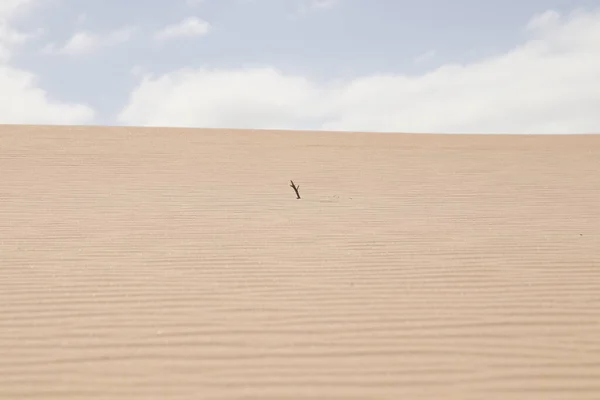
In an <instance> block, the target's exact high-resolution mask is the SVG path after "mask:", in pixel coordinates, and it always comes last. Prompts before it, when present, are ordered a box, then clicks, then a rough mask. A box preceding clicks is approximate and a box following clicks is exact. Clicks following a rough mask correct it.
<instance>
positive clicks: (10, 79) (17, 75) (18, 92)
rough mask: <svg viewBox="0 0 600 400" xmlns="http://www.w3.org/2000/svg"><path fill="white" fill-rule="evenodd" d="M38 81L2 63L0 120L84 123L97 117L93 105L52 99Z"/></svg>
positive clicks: (40, 122)
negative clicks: (91, 106)
mask: <svg viewBox="0 0 600 400" xmlns="http://www.w3.org/2000/svg"><path fill="white" fill-rule="evenodd" d="M36 83H37V82H36V79H35V76H34V75H33V74H31V73H29V72H26V71H22V70H19V69H16V68H11V67H8V66H0V90H2V96H1V97H0V123H3V124H21V123H28V124H84V123H89V122H91V121H92V120H93V118H94V110H93V109H92V108H90V107H88V106H86V105H83V104H68V103H62V102H58V101H54V100H51V99H50V98H49V97H48V94H47V93H46V92H45V91H44V90H42V89H40V88H39V87H38V86H37V85H36Z"/></svg>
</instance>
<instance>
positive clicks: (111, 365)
mask: <svg viewBox="0 0 600 400" xmlns="http://www.w3.org/2000/svg"><path fill="white" fill-rule="evenodd" d="M0 132H1V135H0V171H2V181H1V182H0V246H1V248H0V282H1V283H2V290H1V291H0V355H1V357H0V398H3V399H4V398H6V399H17V398H19V399H20V398H43V399H67V400H68V399H83V398H85V399H117V398H119V399H197V398H202V399H230V398H231V399H233V398H253V399H288V398H313V399H333V398H340V399H373V398H377V399H398V398H419V399H425V398H431V399H439V398H457V399H495V398H497V399H505V398H519V399H570V400H576V399H598V398H599V397H600V318H598V315H600V314H599V312H600V250H598V249H600V201H599V200H600V179H598V178H599V177H598V171H600V157H598V154H600V138H599V137H597V136H573V137H561V136H553V137H543V136H537V137H510V136H509V137H493V136H482V137H470V136H465V137H463V136H437V135H430V136H418V135H417V136H411V135H389V134H358V133H357V134H354V133H347V134H339V133H338V134H333V133H331V134H328V133H306V132H295V133H281V132H242V131H219V130H176V129H171V130H167V129H141V128H137V129H133V128H100V127H98V128H95V127H85V128H84V127H70V128H66V127H28V126H20V127H19V126H5V127H2V128H1V130H0ZM289 179H294V181H295V182H297V183H299V184H300V191H301V194H302V195H303V199H302V200H296V199H295V197H294V194H293V192H292V190H291V188H289V187H288V186H287V185H288V182H289Z"/></svg>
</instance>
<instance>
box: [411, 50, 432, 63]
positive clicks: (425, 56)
mask: <svg viewBox="0 0 600 400" xmlns="http://www.w3.org/2000/svg"><path fill="white" fill-rule="evenodd" d="M435 54H436V52H435V50H429V51H426V52H425V53H423V54H419V55H418V56H417V57H415V60H414V63H415V65H421V64H424V63H426V62H427V61H430V60H431V59H433V58H434V57H435Z"/></svg>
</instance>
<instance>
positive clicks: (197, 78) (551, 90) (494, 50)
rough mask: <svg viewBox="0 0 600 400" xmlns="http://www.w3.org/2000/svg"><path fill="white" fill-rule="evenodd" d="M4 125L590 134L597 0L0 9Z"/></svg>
mask: <svg viewBox="0 0 600 400" xmlns="http://www.w3.org/2000/svg"><path fill="white" fill-rule="evenodd" d="M0 93H1V96H0V123H3V124H52V125H54V124H60V125H120V126H169V127H203V128H248V129H294V130H296V129H302V130H304V129H307V130H335V131H379V132H416V133H600V112H599V110H600V1H598V0H593V1H592V0H521V1H520V2H517V1H501V0H487V1H481V0H454V1H448V0H419V1H416V0H412V1H405V0H170V1H167V0H144V1H142V0H128V1H122V0H121V1H118V0H102V1H80V0H79V1H77V0H0Z"/></svg>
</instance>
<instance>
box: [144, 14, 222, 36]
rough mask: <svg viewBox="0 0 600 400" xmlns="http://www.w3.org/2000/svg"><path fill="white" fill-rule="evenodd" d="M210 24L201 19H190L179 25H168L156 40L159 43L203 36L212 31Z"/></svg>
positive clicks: (158, 33) (158, 34) (157, 33)
mask: <svg viewBox="0 0 600 400" xmlns="http://www.w3.org/2000/svg"><path fill="white" fill-rule="evenodd" d="M210 28H211V26H210V24H209V23H208V22H206V21H204V20H201V19H200V18H196V17H189V18H186V19H184V20H182V21H181V22H179V23H177V24H173V25H167V26H165V27H164V28H163V29H161V30H159V31H158V32H156V34H155V35H154V38H155V39H156V40H157V41H166V40H170V39H175V38H186V37H194V36H203V35H206V34H207V33H208V32H209V31H210Z"/></svg>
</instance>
